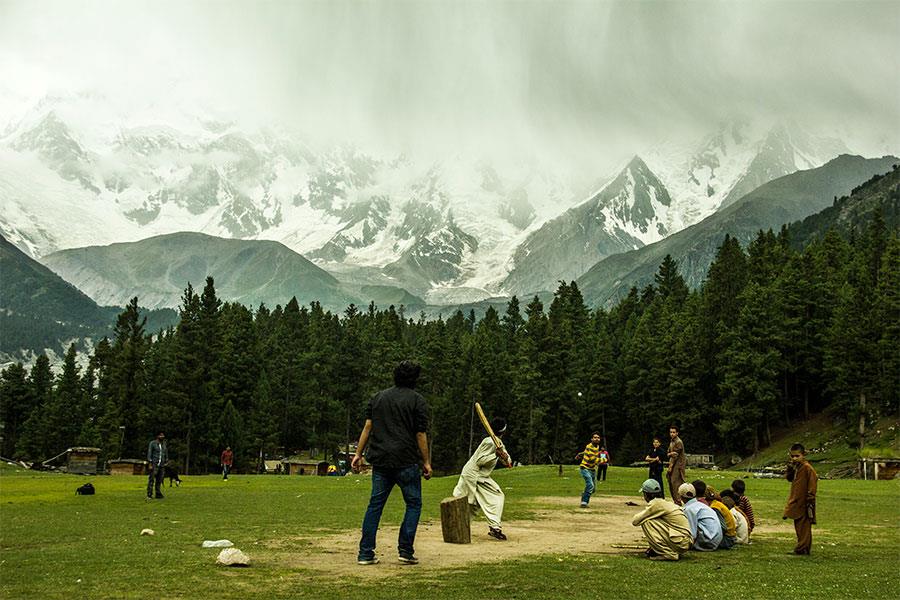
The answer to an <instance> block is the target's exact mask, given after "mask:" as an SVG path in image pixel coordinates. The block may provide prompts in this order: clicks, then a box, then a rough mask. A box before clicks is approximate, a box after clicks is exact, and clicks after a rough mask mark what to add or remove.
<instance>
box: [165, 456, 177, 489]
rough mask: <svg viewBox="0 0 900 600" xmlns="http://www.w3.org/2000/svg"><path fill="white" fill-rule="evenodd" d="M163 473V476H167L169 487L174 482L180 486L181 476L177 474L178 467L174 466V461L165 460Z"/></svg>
mask: <svg viewBox="0 0 900 600" xmlns="http://www.w3.org/2000/svg"><path fill="white" fill-rule="evenodd" d="M163 469H164V475H163V477H168V478H169V487H172V483H173V482H174V483H175V485H176V486H178V487H180V486H181V477H179V476H178V468H177V467H176V466H175V463H173V462H172V461H169V462H167V463H166V464H165V465H164V466H163Z"/></svg>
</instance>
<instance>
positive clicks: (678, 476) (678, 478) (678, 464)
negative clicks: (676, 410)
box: [666, 424, 686, 505]
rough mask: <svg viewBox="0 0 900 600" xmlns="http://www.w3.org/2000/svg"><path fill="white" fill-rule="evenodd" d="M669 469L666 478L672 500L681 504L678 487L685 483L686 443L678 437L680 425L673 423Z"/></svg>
mask: <svg viewBox="0 0 900 600" xmlns="http://www.w3.org/2000/svg"><path fill="white" fill-rule="evenodd" d="M669 438H670V439H671V440H672V441H671V442H670V443H669V453H668V456H669V469H668V470H667V471H666V478H667V479H668V480H669V492H670V493H671V494H672V501H673V502H675V504H679V505H680V504H681V503H682V499H681V496H680V495H679V494H678V488H679V487H681V484H682V483H684V467H685V462H686V459H685V456H684V444H683V443H682V441H681V438H680V437H678V426H677V425H675V424H672V425H670V426H669Z"/></svg>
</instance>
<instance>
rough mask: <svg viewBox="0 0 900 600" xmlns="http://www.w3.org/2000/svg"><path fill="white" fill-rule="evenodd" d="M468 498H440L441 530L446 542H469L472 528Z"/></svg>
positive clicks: (470, 541)
mask: <svg viewBox="0 0 900 600" xmlns="http://www.w3.org/2000/svg"><path fill="white" fill-rule="evenodd" d="M470 519H471V513H470V511H469V499H468V498H466V497H465V496H461V497H459V498H444V499H443V500H441V532H442V533H443V534H444V541H445V542H447V543H448V544H471V543H472V528H471V523H470Z"/></svg>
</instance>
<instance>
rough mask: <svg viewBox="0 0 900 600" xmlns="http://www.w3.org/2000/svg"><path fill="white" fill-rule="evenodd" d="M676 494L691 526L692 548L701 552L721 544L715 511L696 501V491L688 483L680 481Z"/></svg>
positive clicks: (713, 548) (714, 548)
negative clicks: (682, 503)
mask: <svg viewBox="0 0 900 600" xmlns="http://www.w3.org/2000/svg"><path fill="white" fill-rule="evenodd" d="M678 495H679V496H680V497H681V501H682V502H684V505H683V506H684V516H685V517H687V520H688V523H689V524H690V527H691V538H693V540H694V544H693V546H692V548H693V549H694V550H701V551H703V552H709V551H712V550H716V549H718V547H719V546H720V545H721V544H722V535H723V533H722V524H721V523H719V517H718V516H717V515H716V511H714V510H713V509H711V508H710V507H708V506H707V505H705V504H703V503H702V502H698V501H697V499H696V495H697V492H696V491H695V489H694V486H693V485H691V484H690V483H682V484H681V485H680V486H679V487H678Z"/></svg>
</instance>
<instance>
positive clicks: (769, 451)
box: [727, 412, 900, 478]
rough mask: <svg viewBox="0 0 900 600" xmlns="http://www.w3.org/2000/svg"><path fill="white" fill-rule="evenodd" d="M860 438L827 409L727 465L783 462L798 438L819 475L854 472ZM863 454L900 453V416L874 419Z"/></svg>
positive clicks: (759, 465) (744, 466) (757, 465)
mask: <svg viewBox="0 0 900 600" xmlns="http://www.w3.org/2000/svg"><path fill="white" fill-rule="evenodd" d="M858 440H859V437H858V435H857V433H856V430H855V429H854V428H853V426H852V425H851V424H850V423H849V422H848V421H847V419H846V418H843V417H841V416H838V415H832V414H830V413H828V412H825V413H821V414H818V415H815V416H813V417H812V418H810V419H809V420H808V421H800V422H797V423H795V424H794V425H793V426H792V427H789V428H783V429H780V430H774V431H773V440H772V445H771V446H769V447H768V448H765V449H763V450H761V451H760V452H759V453H757V454H755V455H753V456H750V457H747V458H744V460H742V461H740V462H739V463H737V464H736V465H733V466H732V465H728V466H727V468H728V469H733V470H742V469H749V470H756V469H761V468H764V467H779V466H783V465H785V464H786V463H787V455H788V450H789V449H790V447H791V445H792V444H795V443H798V442H799V443H801V444H803V445H804V446H805V447H806V449H807V452H808V457H809V461H810V462H811V463H812V464H813V466H814V467H815V468H816V471H817V472H818V473H819V476H820V477H829V476H830V477H836V478H840V477H848V476H854V474H855V472H856V469H857V468H858V463H857V460H858V458H859V455H860V452H859V451H858ZM862 455H863V456H880V457H900V419H897V418H893V419H890V418H882V419H879V420H878V421H876V422H875V423H872V424H871V425H870V426H869V429H868V432H867V435H866V446H865V448H864V449H863V452H862Z"/></svg>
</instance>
